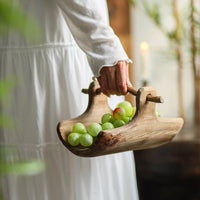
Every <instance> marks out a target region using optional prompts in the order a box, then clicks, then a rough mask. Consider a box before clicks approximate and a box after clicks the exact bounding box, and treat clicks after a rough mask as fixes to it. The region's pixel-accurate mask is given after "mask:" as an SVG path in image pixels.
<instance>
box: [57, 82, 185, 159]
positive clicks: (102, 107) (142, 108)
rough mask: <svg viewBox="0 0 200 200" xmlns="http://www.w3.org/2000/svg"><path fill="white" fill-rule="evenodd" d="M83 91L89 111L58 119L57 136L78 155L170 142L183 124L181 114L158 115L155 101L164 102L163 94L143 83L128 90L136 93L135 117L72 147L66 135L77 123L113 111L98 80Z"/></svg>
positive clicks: (125, 149)
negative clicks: (173, 116) (75, 116)
mask: <svg viewBox="0 0 200 200" xmlns="http://www.w3.org/2000/svg"><path fill="white" fill-rule="evenodd" d="M82 92H84V93H88V94H89V103H88V107H87V109H86V111H85V112H84V113H83V114H82V115H80V116H78V117H77V118H74V119H69V120H64V121H61V122H59V123H58V126H57V133H58V136H59V138H60V140H61V141H62V143H63V144H64V146H65V147H66V148H67V149H68V150H70V151H71V152H72V153H74V154H76V155H78V156H83V157H94V156H101V155H106V154H112V153H118V152H123V151H128V150H139V149H147V148H153V147H157V146H160V145H163V144H165V143H168V142H170V141H171V140H172V139H173V138H174V137H175V136H176V135H177V134H178V132H179V131H180V130H181V128H182V126H183V119H182V118H161V117H157V116H156V112H155V109H156V108H155V105H156V104H155V103H156V102H157V103H158V102H162V98H161V97H158V96H156V95H157V94H156V89H155V88H153V87H142V88H140V89H139V90H138V91H136V90H134V89H133V88H130V87H129V92H130V93H132V94H134V95H136V107H137V111H136V114H135V116H134V118H133V119H132V120H131V121H130V122H129V123H128V124H126V125H124V126H121V127H119V128H115V129H110V130H103V131H101V132H100V133H99V135H98V136H97V139H96V141H95V142H94V144H93V145H92V146H90V147H81V146H77V147H72V146H70V145H69V143H68V140H67V137H68V135H69V134H70V133H71V131H72V127H73V125H74V124H75V123H77V122H81V123H83V124H84V125H85V126H86V128H88V126H89V125H90V124H91V123H93V122H101V117H102V115H103V114H105V113H111V112H112V110H111V108H110V107H109V105H108V103H107V97H106V96H105V95H104V94H103V93H101V91H100V87H99V84H98V82H97V81H94V82H92V83H91V84H90V86H89V89H83V90H82ZM153 101H154V102H153Z"/></svg>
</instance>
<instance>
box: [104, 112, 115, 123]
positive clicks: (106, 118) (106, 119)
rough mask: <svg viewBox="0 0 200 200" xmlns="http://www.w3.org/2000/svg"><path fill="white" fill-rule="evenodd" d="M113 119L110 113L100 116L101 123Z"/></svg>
mask: <svg viewBox="0 0 200 200" xmlns="http://www.w3.org/2000/svg"><path fill="white" fill-rule="evenodd" d="M113 121H114V118H113V115H112V114H110V113H106V114H104V115H103V116H102V118H101V122H102V124H104V123H106V122H111V123H113Z"/></svg>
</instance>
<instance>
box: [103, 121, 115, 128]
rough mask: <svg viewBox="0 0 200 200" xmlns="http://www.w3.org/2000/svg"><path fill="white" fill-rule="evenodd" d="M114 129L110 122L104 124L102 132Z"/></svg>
mask: <svg viewBox="0 0 200 200" xmlns="http://www.w3.org/2000/svg"><path fill="white" fill-rule="evenodd" d="M113 128H114V126H113V124H112V123H110V122H106V123H104V124H103V125H102V130H108V129H113Z"/></svg>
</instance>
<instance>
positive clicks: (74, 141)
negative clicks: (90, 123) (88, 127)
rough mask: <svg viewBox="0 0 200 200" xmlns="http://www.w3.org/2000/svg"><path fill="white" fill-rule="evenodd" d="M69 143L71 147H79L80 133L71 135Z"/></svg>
mask: <svg viewBox="0 0 200 200" xmlns="http://www.w3.org/2000/svg"><path fill="white" fill-rule="evenodd" d="M68 142H69V144H70V145H71V146H78V145H79V143H80V134H79V133H70V134H69V135H68Z"/></svg>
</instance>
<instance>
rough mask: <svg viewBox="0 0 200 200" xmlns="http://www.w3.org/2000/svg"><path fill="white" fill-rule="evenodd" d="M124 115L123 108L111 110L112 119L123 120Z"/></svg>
mask: <svg viewBox="0 0 200 200" xmlns="http://www.w3.org/2000/svg"><path fill="white" fill-rule="evenodd" d="M125 114H126V113H125V110H124V108H121V107H118V108H115V109H114V110H113V117H114V118H115V119H121V120H123V119H124V117H125V116H126V115H125Z"/></svg>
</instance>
